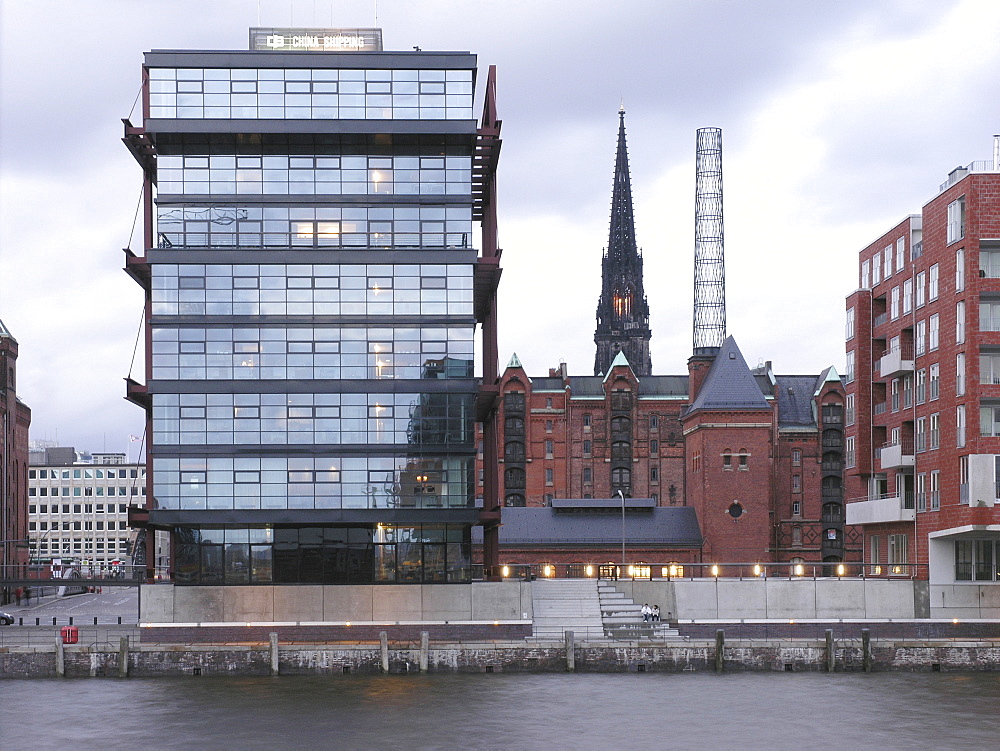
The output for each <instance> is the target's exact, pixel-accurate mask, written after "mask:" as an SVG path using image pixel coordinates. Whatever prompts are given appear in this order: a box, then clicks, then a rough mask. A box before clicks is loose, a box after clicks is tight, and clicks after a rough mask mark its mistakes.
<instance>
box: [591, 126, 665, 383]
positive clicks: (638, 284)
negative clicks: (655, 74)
mask: <svg viewBox="0 0 1000 751" xmlns="http://www.w3.org/2000/svg"><path fill="white" fill-rule="evenodd" d="M601 277H602V281H601V298H600V300H599V301H598V303H597V330H596V331H595V332H594V343H595V344H596V345H597V356H596V358H595V359H594V375H601V374H603V373H607V372H608V370H609V369H610V368H611V363H612V362H613V361H614V359H615V355H617V354H618V353H619V352H624V353H625V357H626V359H627V360H628V362H629V365H631V366H632V371H633V372H634V373H635V374H636V375H637V376H647V375H650V374H651V373H652V370H653V365H652V362H651V361H650V358H649V339H650V337H651V336H652V334H651V332H650V330H649V305H648V304H647V303H646V293H645V291H644V290H643V285H642V255H641V254H640V253H639V249H638V247H637V246H636V243H635V222H634V220H633V217H632V183H631V180H630V178H629V171H628V151H627V149H626V146H625V108H624V107H623V108H622V109H620V110H619V111H618V155H617V158H616V159H615V180H614V188H613V191H612V194H611V231H610V234H609V237H608V247H607V249H606V250H605V253H604V258H603V259H602V261H601Z"/></svg>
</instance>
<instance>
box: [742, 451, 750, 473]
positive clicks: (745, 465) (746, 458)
mask: <svg viewBox="0 0 1000 751" xmlns="http://www.w3.org/2000/svg"><path fill="white" fill-rule="evenodd" d="M740 469H741V470H747V469H750V454H749V453H748V452H747V450H746V449H740Z"/></svg>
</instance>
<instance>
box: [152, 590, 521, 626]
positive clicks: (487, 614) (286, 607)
mask: <svg viewBox="0 0 1000 751" xmlns="http://www.w3.org/2000/svg"><path fill="white" fill-rule="evenodd" d="M531 617H532V610H531V589H530V585H529V584H527V583H525V582H518V581H507V582H473V583H472V584H423V585H419V584H413V585H395V584H385V585H364V584H345V585H320V584H316V585H312V584H286V585H263V586H228V587H220V586H197V587H196V586H175V585H172V584H155V585H151V586H147V587H143V588H142V600H141V603H140V613H139V620H140V621H141V622H143V623H208V622H224V623H235V622H243V623H247V622H254V623H261V622H263V623H273V622H292V623H301V622H313V623H317V622H322V623H328V622H339V623H343V622H347V621H351V622H358V621H368V622H372V621H374V622H389V623H393V622H396V621H442V622H444V621H494V620H500V621H510V620H528V619H530V618H531Z"/></svg>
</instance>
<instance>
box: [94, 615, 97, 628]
mask: <svg viewBox="0 0 1000 751" xmlns="http://www.w3.org/2000/svg"><path fill="white" fill-rule="evenodd" d="M94 625H95V626H96V625H97V616H96V615H95V616H94Z"/></svg>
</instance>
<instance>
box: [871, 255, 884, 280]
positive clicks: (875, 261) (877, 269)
mask: <svg viewBox="0 0 1000 751" xmlns="http://www.w3.org/2000/svg"><path fill="white" fill-rule="evenodd" d="M881 281H882V254H881V253H876V254H875V255H874V256H873V257H872V286H873V287H876V286H878V284H879V283H880V282H881Z"/></svg>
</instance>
